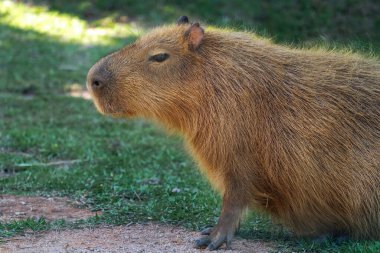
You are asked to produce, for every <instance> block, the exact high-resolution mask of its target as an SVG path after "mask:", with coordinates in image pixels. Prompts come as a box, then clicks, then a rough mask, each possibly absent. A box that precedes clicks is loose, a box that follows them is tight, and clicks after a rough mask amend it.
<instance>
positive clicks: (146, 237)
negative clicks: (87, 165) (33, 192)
mask: <svg viewBox="0 0 380 253" xmlns="http://www.w3.org/2000/svg"><path fill="white" fill-rule="evenodd" d="M91 215H94V213H92V212H90V211H87V210H85V209H80V208H77V207H75V206H73V203H72V202H70V201H69V200H68V199H66V198H42V197H22V196H11V195H3V196H0V219H1V220H2V221H9V220H12V219H21V218H26V217H38V216H44V217H45V218H46V219H49V220H53V219H58V218H64V219H68V220H75V219H79V218H85V217H89V216H91ZM199 236H200V235H199V233H198V232H195V231H189V230H186V229H183V228H179V227H175V226H170V225H163V224H154V223H147V224H132V223H131V224H128V225H123V226H101V227H93V228H84V229H67V230H59V231H45V232H39V233H32V232H27V233H25V234H24V235H19V236H15V237H12V238H7V239H5V240H3V243H0V252H2V253H11V252H12V253H14V252H15V253H37V252H38V253H45V252H49V253H50V252H52V253H53V252H54V253H55V252H65V253H66V252H75V253H79V252H81V253H82V252H83V253H87V252H107V253H108V252H131V253H132V252H133V253H135V252H204V251H205V250H196V249H193V241H194V240H195V239H197V238H198V237H199ZM273 251H274V248H272V247H271V246H270V245H269V244H268V243H263V242H260V241H252V240H244V239H238V238H237V239H235V240H234V241H233V243H232V249H231V250H222V252H228V253H230V252H231V253H232V252H258V253H264V252H273Z"/></svg>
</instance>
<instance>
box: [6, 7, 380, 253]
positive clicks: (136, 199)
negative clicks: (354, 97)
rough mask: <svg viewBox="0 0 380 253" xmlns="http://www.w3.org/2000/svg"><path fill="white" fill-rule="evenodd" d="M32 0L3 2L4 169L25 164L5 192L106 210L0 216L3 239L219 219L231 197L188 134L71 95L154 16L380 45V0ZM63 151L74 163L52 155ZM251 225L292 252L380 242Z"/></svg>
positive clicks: (295, 39) (253, 218) (286, 38)
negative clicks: (189, 146) (199, 161)
mask: <svg viewBox="0 0 380 253" xmlns="http://www.w3.org/2000/svg"><path fill="white" fill-rule="evenodd" d="M25 2H28V3H31V2H33V3H34V5H30V4H29V5H26V4H22V3H18V4H15V3H13V2H10V1H2V2H0V59H1V61H0V171H8V172H9V171H15V172H16V173H15V174H14V175H12V176H10V177H6V178H0V192H1V193H4V194H5V193H6V194H27V195H44V196H68V197H70V198H73V199H81V200H84V201H85V204H86V206H87V207H88V208H90V209H93V210H101V211H102V212H103V214H102V215H100V216H97V217H94V218H90V219H88V220H84V221H78V222H74V223H68V222H65V221H63V220H60V221H55V222H48V221H46V220H44V219H43V218H42V219H39V220H33V219H27V220H22V221H15V222H11V223H0V238H1V237H2V238H4V237H9V236H12V235H14V234H16V233H22V232H23V231H26V230H28V229H31V230H35V231H39V230H47V229H52V228H54V229H56V228H64V227H77V226H90V225H96V224H102V223H110V224H126V223H129V222H131V221H134V222H137V221H159V222H164V223H170V224H177V225H181V226H185V227H188V228H192V229H199V228H201V227H203V226H206V225H212V224H214V223H215V222H216V221H217V217H218V215H219V211H220V197H219V196H218V195H217V194H216V193H214V192H213V191H212V190H211V188H210V186H209V184H208V183H207V182H206V181H205V179H204V178H203V177H202V176H201V175H200V173H199V172H198V170H197V168H196V165H195V164H194V163H193V162H192V160H191V159H190V157H189V156H188V155H187V154H186V152H185V151H184V149H183V148H182V140H181V138H180V137H179V136H167V135H166V133H165V132H164V131H163V130H161V129H160V128H159V127H157V126H156V125H154V124H152V123H150V122H146V121H142V120H115V119H110V118H106V117H103V116H101V115H100V114H98V113H97V112H96V110H95V108H94V106H93V105H92V102H91V101H87V100H84V99H81V98H74V97H72V96H70V95H69V92H70V90H72V89H76V87H78V86H79V87H83V84H84V80H85V77H86V73H87V71H88V69H89V68H90V66H91V65H92V64H93V63H94V62H95V61H96V60H97V59H99V58H100V57H101V56H103V55H105V54H107V53H109V52H111V51H114V50H116V49H118V48H120V47H121V46H123V45H125V44H127V43H130V42H131V41H133V40H135V39H136V37H137V36H139V34H141V33H144V31H145V30H146V29H147V27H150V26H152V25H153V24H155V25H156V24H161V23H165V22H172V21H174V20H175V19H176V18H177V17H178V16H179V15H182V14H188V15H189V16H190V17H195V18H200V19H202V20H206V21H207V22H209V23H210V24H212V25H223V26H230V27H235V29H253V30H256V31H257V32H258V33H260V34H267V35H269V36H272V37H274V39H275V41H278V42H283V43H299V42H302V44H303V42H306V45H312V44H314V43H320V42H321V41H324V42H326V41H327V42H330V41H332V42H334V43H338V44H345V45H351V46H352V47H353V48H354V49H356V50H358V51H362V52H365V53H370V52H372V53H375V54H376V53H378V52H380V51H379V48H380V47H379V44H378V41H380V39H379V25H380V21H379V17H380V15H374V14H376V12H378V11H379V6H377V5H375V4H374V3H375V1H339V3H338V4H335V5H333V4H328V2H327V1H278V2H274V1H273V3H272V1H269V2H268V3H266V2H265V1H262V2H260V1H252V3H251V4H248V3H247V2H246V1H221V0H219V1H216V0H214V1H207V2H206V1H204V2H202V4H201V1H191V2H188V3H186V4H180V1H167V2H164V1H158V2H157V1H116V0H113V1H97V0H94V1H71V0H68V1H54V0H52V1H25ZM142 3H144V4H142ZM215 6H218V8H215ZM348 6H351V7H350V8H349V7H348ZM363 6H364V7H365V8H364V7H363ZM359 7H360V8H359ZM361 7H363V8H364V9H363V8H361ZM284 10H286V11H284ZM363 12H365V13H367V14H368V15H367V14H366V15H364V14H363ZM336 13H338V14H339V15H340V16H339V15H338V16H339V17H340V19H339V20H340V21H339V20H338V21H339V22H338V21H337V20H336V19H337V17H336ZM123 16H126V17H123ZM115 21H126V23H117V22H115ZM62 160H64V161H72V160H75V163H71V164H69V165H67V166H63V167H58V166H41V164H43V163H49V162H52V161H62ZM25 165H28V166H25ZM175 188H178V189H180V191H179V192H176V191H173V189H175ZM240 235H241V236H242V237H245V238H249V239H262V240H267V241H272V242H274V244H275V245H277V246H278V247H279V248H280V249H281V250H282V251H285V252H286V251H301V252H303V251H313V252H379V251H380V242H355V241H346V242H343V243H340V244H339V243H338V242H336V241H334V240H327V241H325V242H323V243H319V244H317V243H315V242H313V241H311V240H306V239H305V240H304V239H299V238H294V237H293V236H292V234H291V233H290V232H288V231H287V230H284V229H281V228H280V227H277V226H274V225H271V222H270V220H269V219H268V218H267V217H265V216H263V215H260V214H256V213H251V214H250V215H249V216H248V218H247V220H246V221H245V223H244V225H243V227H242V229H241V232H240Z"/></svg>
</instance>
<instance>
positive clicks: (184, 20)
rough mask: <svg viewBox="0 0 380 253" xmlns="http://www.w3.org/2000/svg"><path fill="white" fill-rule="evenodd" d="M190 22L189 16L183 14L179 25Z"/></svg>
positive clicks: (178, 21)
mask: <svg viewBox="0 0 380 253" xmlns="http://www.w3.org/2000/svg"><path fill="white" fill-rule="evenodd" d="M188 23H189V18H188V17H187V16H181V17H179V19H178V20H177V25H183V24H188Z"/></svg>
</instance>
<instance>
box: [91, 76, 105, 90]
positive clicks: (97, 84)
mask: <svg viewBox="0 0 380 253" xmlns="http://www.w3.org/2000/svg"><path fill="white" fill-rule="evenodd" d="M103 85H104V82H103V81H101V80H100V79H99V78H94V79H92V80H91V88H93V89H100V88H102V87H103Z"/></svg>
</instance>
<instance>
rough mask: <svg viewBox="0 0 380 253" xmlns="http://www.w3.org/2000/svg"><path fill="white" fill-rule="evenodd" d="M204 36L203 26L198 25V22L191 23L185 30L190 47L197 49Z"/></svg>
mask: <svg viewBox="0 0 380 253" xmlns="http://www.w3.org/2000/svg"><path fill="white" fill-rule="evenodd" d="M203 36H204V31H203V28H202V27H200V25H199V23H194V24H192V25H191V26H190V27H189V29H188V30H187V31H186V32H185V38H186V39H187V41H188V43H189V47H190V49H193V50H195V49H197V48H198V47H199V46H200V44H201V43H202V40H203Z"/></svg>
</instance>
